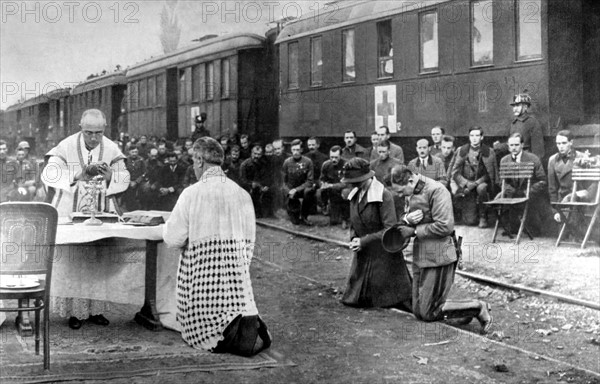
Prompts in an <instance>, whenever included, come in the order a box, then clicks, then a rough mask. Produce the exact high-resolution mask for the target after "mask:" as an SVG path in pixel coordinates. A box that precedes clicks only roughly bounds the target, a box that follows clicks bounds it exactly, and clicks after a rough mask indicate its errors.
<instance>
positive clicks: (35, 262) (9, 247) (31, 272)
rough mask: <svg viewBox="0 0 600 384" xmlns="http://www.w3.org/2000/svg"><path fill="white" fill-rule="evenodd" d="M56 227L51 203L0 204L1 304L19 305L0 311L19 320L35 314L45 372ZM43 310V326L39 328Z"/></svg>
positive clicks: (36, 336)
mask: <svg viewBox="0 0 600 384" xmlns="http://www.w3.org/2000/svg"><path fill="white" fill-rule="evenodd" d="M57 224H58V213H57V212H56V209H55V208H54V207H53V206H51V205H50V204H46V203H2V204H0V244H1V250H0V259H1V261H2V267H1V268H0V301H4V300H11V301H13V300H17V301H18V302H19V304H18V306H16V307H14V306H10V307H3V308H0V311H1V312H18V313H19V317H21V316H23V313H24V312H29V311H34V312H35V354H36V355H39V353H40V328H42V330H43V337H44V370H49V369H50V311H49V306H50V300H49V299H50V281H51V279H52V263H53V261H54V246H55V240H56V228H57ZM36 277H39V281H38V280H37V279H36ZM29 300H34V306H33V307H30V306H29ZM21 303H25V306H22V305H21ZM42 311H43V312H44V323H43V327H41V326H40V312H42ZM18 320H19V318H17V322H18Z"/></svg>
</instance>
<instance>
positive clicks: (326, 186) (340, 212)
mask: <svg viewBox="0 0 600 384" xmlns="http://www.w3.org/2000/svg"><path fill="white" fill-rule="evenodd" d="M345 163H346V162H345V161H344V159H342V148H341V147H340V146H339V145H334V146H333V147H331V149H330V150H329V160H327V161H325V162H324V163H323V167H322V168H321V187H320V188H319V189H318V190H317V199H318V200H319V201H320V202H321V204H322V205H323V206H325V207H327V206H328V205H329V208H330V209H329V225H336V224H338V223H339V222H340V221H341V222H342V229H347V228H348V218H349V215H350V212H349V203H348V200H345V199H344V198H343V197H342V190H343V189H344V188H346V184H344V183H342V182H340V180H341V171H342V169H343V167H344V164H345Z"/></svg>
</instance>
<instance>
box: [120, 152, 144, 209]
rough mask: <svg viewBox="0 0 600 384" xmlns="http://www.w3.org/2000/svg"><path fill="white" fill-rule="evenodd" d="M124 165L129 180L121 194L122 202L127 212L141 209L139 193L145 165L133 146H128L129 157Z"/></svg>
mask: <svg viewBox="0 0 600 384" xmlns="http://www.w3.org/2000/svg"><path fill="white" fill-rule="evenodd" d="M125 165H126V167H127V170H128V171H129V177H130V178H129V187H128V188H127V190H126V191H125V192H124V193H123V199H122V201H123V203H124V204H125V207H126V208H127V210H128V211H135V210H138V209H140V208H141V206H140V196H139V192H140V185H141V183H142V181H143V180H144V174H145V173H146V163H145V162H144V159H142V158H141V157H140V156H139V149H138V147H137V146H136V145H135V144H133V145H130V146H129V157H128V158H127V161H126V162H125Z"/></svg>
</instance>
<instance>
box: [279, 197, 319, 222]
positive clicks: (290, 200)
mask: <svg viewBox="0 0 600 384" xmlns="http://www.w3.org/2000/svg"><path fill="white" fill-rule="evenodd" d="M284 192H285V196H284V200H285V202H286V209H287V213H288V215H289V217H290V220H291V221H292V223H294V224H296V223H297V222H298V221H299V220H300V218H301V217H303V218H306V217H308V215H309V214H310V209H311V204H314V203H315V193H314V191H313V190H308V189H305V190H303V191H299V192H296V193H295V194H294V196H291V197H290V196H289V194H288V193H287V191H285V190H284Z"/></svg>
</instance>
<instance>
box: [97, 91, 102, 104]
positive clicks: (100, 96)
mask: <svg viewBox="0 0 600 384" xmlns="http://www.w3.org/2000/svg"><path fill="white" fill-rule="evenodd" d="M98 105H102V89H99V90H98Z"/></svg>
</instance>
